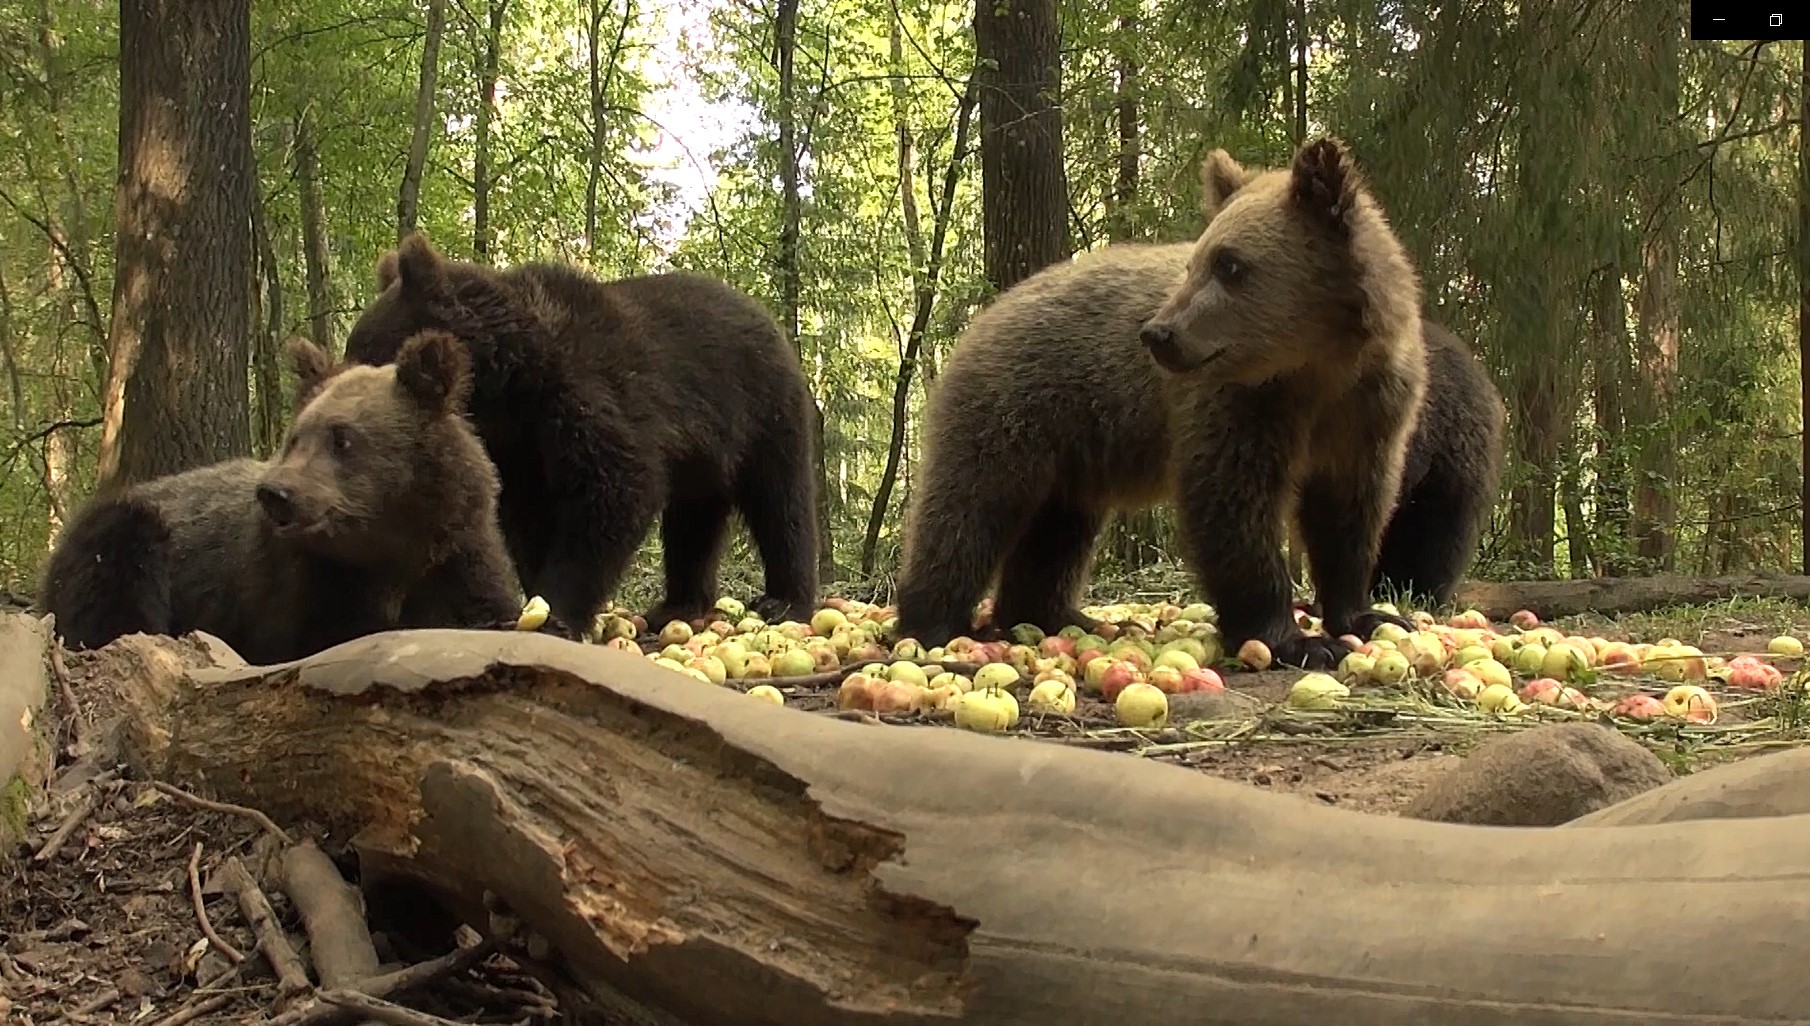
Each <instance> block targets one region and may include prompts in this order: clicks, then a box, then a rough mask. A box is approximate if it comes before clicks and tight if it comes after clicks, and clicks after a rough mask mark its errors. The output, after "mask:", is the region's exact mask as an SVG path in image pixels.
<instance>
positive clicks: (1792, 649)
mask: <svg viewBox="0 0 1810 1026" xmlns="http://www.w3.org/2000/svg"><path fill="white" fill-rule="evenodd" d="M1766 651H1767V652H1769V653H1771V654H1772V655H1775V656H1782V657H1784V658H1786V659H1796V658H1798V657H1799V656H1802V655H1803V654H1804V643H1803V642H1801V641H1799V640H1797V639H1796V638H1794V637H1792V636H1791V635H1789V634H1781V635H1779V636H1778V637H1776V638H1773V639H1772V640H1771V641H1768V642H1767V643H1766Z"/></svg>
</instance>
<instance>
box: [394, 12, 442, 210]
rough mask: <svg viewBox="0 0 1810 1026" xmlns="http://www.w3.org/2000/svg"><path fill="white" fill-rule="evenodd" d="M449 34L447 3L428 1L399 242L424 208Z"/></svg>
mask: <svg viewBox="0 0 1810 1026" xmlns="http://www.w3.org/2000/svg"><path fill="white" fill-rule="evenodd" d="M445 31H446V0H427V39H426V40H425V41H424V42H423V43H422V45H421V78H420V84H419V85H418V86H417V87H416V89H415V126H414V130H413V132H412V133H411V134H410V136H409V156H408V164H407V165H406V166H404V168H403V170H402V188H401V189H399V190H398V191H397V194H396V239H397V241H398V242H400V241H401V240H402V237H403V236H404V235H407V234H408V233H410V232H412V231H414V230H415V224H416V221H417V219H418V216H419V214H420V207H421V176H422V174H423V173H425V171H426V170H427V147H428V142H429V140H430V139H431V138H432V136H433V130H434V108H435V103H434V95H435V94H434V88H435V87H434V83H435V81H436V80H437V79H438V78H439V77H440V37H441V36H442V35H444V34H445Z"/></svg>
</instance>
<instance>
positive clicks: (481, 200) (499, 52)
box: [471, 0, 509, 264]
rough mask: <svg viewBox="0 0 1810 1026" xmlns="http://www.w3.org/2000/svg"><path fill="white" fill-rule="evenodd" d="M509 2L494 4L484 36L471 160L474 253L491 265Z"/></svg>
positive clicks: (478, 260) (483, 262)
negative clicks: (494, 165) (499, 93)
mask: <svg viewBox="0 0 1810 1026" xmlns="http://www.w3.org/2000/svg"><path fill="white" fill-rule="evenodd" d="M508 12H509V0H491V3H490V27H489V29H488V30H487V31H486V32H485V34H484V62H483V66H482V67H481V68H480V69H479V73H478V114H477V120H476V124H475V125H474V126H473V128H472V132H473V135H474V136H475V137H476V138H475V139H474V140H473V143H472V157H471V220H472V230H471V253H472V257H473V259H475V260H476V261H477V262H478V263H481V264H487V263H489V262H490V185H491V182H490V175H491V166H490V164H491V160H490V146H491V142H492V140H491V134H492V132H491V119H492V118H494V117H495V116H496V80H497V67H498V65H499V64H500V62H501V61H502V58H503V19H504V17H505V16H506V15H507V14H508Z"/></svg>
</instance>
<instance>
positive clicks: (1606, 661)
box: [1596, 641, 1640, 673]
mask: <svg viewBox="0 0 1810 1026" xmlns="http://www.w3.org/2000/svg"><path fill="white" fill-rule="evenodd" d="M1596 661H1597V663H1598V664H1599V665H1601V666H1602V668H1603V669H1605V670H1607V671H1609V672H1610V673H1638V672H1640V653H1639V652H1638V651H1636V650H1635V648H1634V646H1633V645H1630V644H1628V643H1627V642H1625V641H1611V642H1609V643H1608V644H1606V645H1604V646H1603V647H1602V651H1600V652H1598V653H1597V660H1596Z"/></svg>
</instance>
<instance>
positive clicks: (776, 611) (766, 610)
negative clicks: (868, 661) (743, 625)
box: [649, 594, 817, 623]
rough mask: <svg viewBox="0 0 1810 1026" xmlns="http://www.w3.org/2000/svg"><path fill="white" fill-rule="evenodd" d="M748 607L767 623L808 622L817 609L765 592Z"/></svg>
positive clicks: (812, 604)
mask: <svg viewBox="0 0 1810 1026" xmlns="http://www.w3.org/2000/svg"><path fill="white" fill-rule="evenodd" d="M748 608H749V609H752V610H754V615H755V616H758V617H760V618H761V619H762V620H765V621H767V622H768V623H783V622H785V621H787V620H796V621H798V622H799V623H810V622H811V614H813V613H815V612H816V611H817V610H816V604H815V603H811V602H796V601H792V600H789V599H782V598H779V597H777V596H774V595H766V594H762V595H759V596H757V597H756V598H755V599H754V602H753V603H752V604H750V605H749V606H748ZM649 622H650V623H651V622H652V621H651V620H650V621H649Z"/></svg>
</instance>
